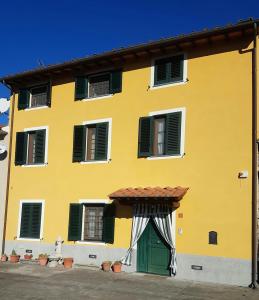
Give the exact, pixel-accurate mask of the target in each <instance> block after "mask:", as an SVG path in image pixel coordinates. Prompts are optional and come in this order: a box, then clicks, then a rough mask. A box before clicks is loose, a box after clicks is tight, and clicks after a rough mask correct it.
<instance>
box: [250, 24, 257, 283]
mask: <svg viewBox="0 0 259 300" xmlns="http://www.w3.org/2000/svg"><path fill="white" fill-rule="evenodd" d="M253 26H254V45H253V50H252V282H251V284H250V285H249V287H250V288H253V289H255V288H256V275H257V243H258V241H257V184H258V183H257V180H258V179H257V176H258V175H257V70H256V67H257V57H256V56H257V53H256V52H257V48H256V47H257V23H256V22H254V24H253Z"/></svg>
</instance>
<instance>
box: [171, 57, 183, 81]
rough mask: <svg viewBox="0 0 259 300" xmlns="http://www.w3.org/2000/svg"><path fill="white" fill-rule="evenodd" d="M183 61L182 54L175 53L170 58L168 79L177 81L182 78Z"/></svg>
mask: <svg viewBox="0 0 259 300" xmlns="http://www.w3.org/2000/svg"><path fill="white" fill-rule="evenodd" d="M183 63H184V56H183V55H177V56H173V57H172V58H171V64H170V73H169V80H170V81H171V82H177V81H182V80H183Z"/></svg>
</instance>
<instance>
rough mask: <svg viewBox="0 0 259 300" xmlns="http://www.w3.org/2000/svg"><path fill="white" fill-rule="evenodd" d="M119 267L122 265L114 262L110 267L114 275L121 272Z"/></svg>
mask: <svg viewBox="0 0 259 300" xmlns="http://www.w3.org/2000/svg"><path fill="white" fill-rule="evenodd" d="M121 266H122V263H121V262H120V261H115V262H114V263H113V265H112V270H113V272H114V273H120V272H121Z"/></svg>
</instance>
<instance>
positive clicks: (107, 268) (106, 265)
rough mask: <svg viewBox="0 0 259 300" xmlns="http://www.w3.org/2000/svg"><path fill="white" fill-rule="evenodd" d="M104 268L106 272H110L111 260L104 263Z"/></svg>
mask: <svg viewBox="0 0 259 300" xmlns="http://www.w3.org/2000/svg"><path fill="white" fill-rule="evenodd" d="M102 269H103V271H105V272H109V271H110V269H111V263H110V262H103V263H102Z"/></svg>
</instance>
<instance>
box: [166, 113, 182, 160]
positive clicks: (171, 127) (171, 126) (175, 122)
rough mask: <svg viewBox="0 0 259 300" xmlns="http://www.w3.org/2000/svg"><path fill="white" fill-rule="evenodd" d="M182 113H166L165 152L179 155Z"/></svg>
mask: <svg viewBox="0 0 259 300" xmlns="http://www.w3.org/2000/svg"><path fill="white" fill-rule="evenodd" d="M181 125H182V113H181V112H175V113H171V114H167V115H166V137H165V154H167V155H179V154H180V150H181Z"/></svg>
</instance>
